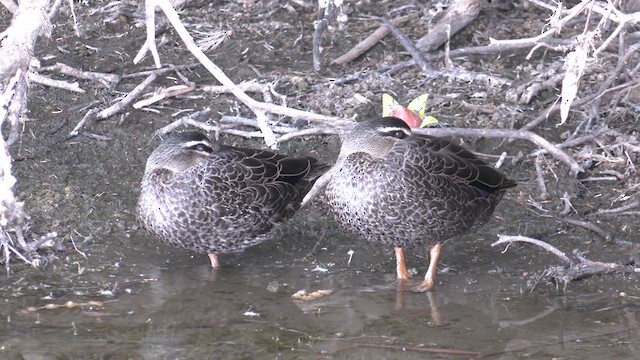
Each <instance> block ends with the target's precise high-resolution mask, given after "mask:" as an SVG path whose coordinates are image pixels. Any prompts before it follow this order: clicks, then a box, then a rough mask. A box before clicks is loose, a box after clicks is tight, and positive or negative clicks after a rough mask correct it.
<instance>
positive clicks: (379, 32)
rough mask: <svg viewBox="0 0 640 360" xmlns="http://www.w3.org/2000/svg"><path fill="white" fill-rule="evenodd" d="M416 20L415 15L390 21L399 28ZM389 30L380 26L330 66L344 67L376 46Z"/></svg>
mask: <svg viewBox="0 0 640 360" xmlns="http://www.w3.org/2000/svg"><path fill="white" fill-rule="evenodd" d="M417 18H418V14H417V13H413V14H409V15H406V16H401V17H398V18H395V19H392V20H391V23H392V24H393V25H395V26H400V25H401V24H404V23H405V22H407V21H412V20H415V19H417ZM389 31H390V30H389V28H388V27H387V26H385V25H381V26H380V27H379V28H378V29H376V31H374V32H373V33H371V35H369V36H367V37H366V38H365V39H364V40H362V41H360V42H359V43H358V44H356V46H354V47H353V48H351V50H349V51H347V52H346V53H344V54H343V55H341V56H340V57H338V58H336V59H335V60H333V61H332V62H331V65H344V64H346V63H348V62H350V61H353V60H355V59H356V58H357V57H358V56H360V55H362V54H364V53H365V52H366V51H367V50H369V49H370V48H372V47H373V46H374V45H375V44H377V43H378V42H379V41H380V40H382V38H384V37H385V36H387V34H389Z"/></svg>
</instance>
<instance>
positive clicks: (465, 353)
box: [327, 343, 482, 359]
mask: <svg viewBox="0 0 640 360" xmlns="http://www.w3.org/2000/svg"><path fill="white" fill-rule="evenodd" d="M356 348H374V349H387V350H396V351H400V352H407V351H413V352H418V353H436V354H447V355H463V356H472V359H480V358H481V357H482V353H479V352H477V351H467V350H456V349H443V348H424V347H416V346H403V345H384V344H366V343H355V344H349V345H346V346H342V347H339V348H337V349H334V350H331V351H328V352H327V354H330V355H335V354H336V353H338V352H341V351H345V350H349V349H356Z"/></svg>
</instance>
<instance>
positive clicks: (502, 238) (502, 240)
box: [491, 234, 573, 264]
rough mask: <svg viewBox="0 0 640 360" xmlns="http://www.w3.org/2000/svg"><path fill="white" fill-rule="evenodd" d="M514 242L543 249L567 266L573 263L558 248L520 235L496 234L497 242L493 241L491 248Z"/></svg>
mask: <svg viewBox="0 0 640 360" xmlns="http://www.w3.org/2000/svg"><path fill="white" fill-rule="evenodd" d="M514 242H526V243H529V244H533V245H536V246H539V247H541V248H543V249H545V250H546V251H548V252H550V253H552V254H553V255H555V256H557V257H559V258H560V260H562V261H564V262H565V263H567V264H572V263H573V262H572V261H571V259H569V257H568V256H567V255H565V253H564V252H562V251H560V250H559V249H558V248H556V247H555V246H553V245H551V244H548V243H546V242H544V241H542V240H538V239H533V238H530V237H526V236H522V235H501V234H498V241H495V242H493V243H492V244H491V246H492V247H494V246H498V245H502V244H511V243H514ZM505 251H507V249H505Z"/></svg>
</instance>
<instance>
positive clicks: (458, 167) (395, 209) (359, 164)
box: [303, 117, 516, 291]
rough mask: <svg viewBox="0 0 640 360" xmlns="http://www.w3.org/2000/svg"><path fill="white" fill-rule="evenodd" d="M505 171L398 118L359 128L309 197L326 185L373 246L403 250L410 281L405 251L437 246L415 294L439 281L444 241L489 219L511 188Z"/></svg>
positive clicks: (334, 204) (330, 198) (402, 270)
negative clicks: (437, 275) (438, 270)
mask: <svg viewBox="0 0 640 360" xmlns="http://www.w3.org/2000/svg"><path fill="white" fill-rule="evenodd" d="M515 186H516V182H515V181H512V180H509V179H507V178H506V177H505V176H504V175H503V174H502V173H501V172H500V171H498V170H497V169H495V168H494V167H492V166H490V165H488V164H487V163H485V162H484V161H482V160H480V159H478V158H477V157H476V156H475V155H473V154H472V153H471V152H469V151H468V150H466V149H464V148H462V147H461V146H458V145H455V144H453V143H451V142H450V141H448V140H445V139H441V138H436V137H432V136H418V135H416V134H413V133H412V132H411V129H410V128H409V126H408V125H407V124H406V123H405V122H404V121H403V120H400V119H398V118H395V117H385V118H380V119H377V120H373V121H365V122H361V123H359V124H357V125H356V126H355V128H354V129H353V130H352V131H351V132H350V133H349V134H347V135H346V136H345V137H344V139H343V143H342V149H341V151H340V155H339V156H338V160H337V161H336V164H335V165H334V166H333V167H332V168H331V170H329V171H328V172H327V173H326V174H325V175H323V176H321V177H320V178H319V179H318V181H316V184H315V185H314V187H313V189H312V190H311V191H310V192H309V193H308V194H307V196H306V197H305V198H304V200H303V204H306V203H307V202H308V201H309V200H310V199H311V198H313V196H314V195H315V194H316V193H317V192H318V191H320V190H321V189H322V188H323V187H326V188H325V199H326V201H327V203H328V205H329V208H330V209H331V211H332V213H333V215H334V217H335V218H336V219H337V221H338V222H339V223H340V224H341V225H342V226H343V227H345V228H346V229H348V230H350V231H352V232H354V233H356V234H359V235H360V236H361V237H362V238H364V239H365V240H367V241H370V242H375V243H382V244H386V245H389V246H393V247H394V248H395V255H396V262H397V267H396V273H397V277H398V279H400V280H403V281H405V280H408V279H409V278H410V276H409V274H408V272H407V269H406V266H405V261H404V250H403V249H404V248H405V247H412V246H416V245H429V246H432V249H431V251H430V255H431V259H430V263H429V269H428V271H427V274H426V276H425V279H424V281H423V282H422V283H421V284H420V285H418V286H417V287H416V288H415V289H414V290H416V291H427V290H430V289H431V288H432V287H433V285H434V281H435V273H436V266H437V262H438V257H439V254H440V248H441V245H440V242H441V241H444V240H446V239H449V238H451V237H453V236H456V235H459V234H461V233H463V232H465V231H467V230H469V228H471V227H472V226H473V225H475V224H479V223H483V222H486V221H487V220H488V219H489V217H490V215H491V214H492V213H493V210H494V208H495V207H496V205H497V204H498V202H499V201H500V199H501V198H502V196H503V194H504V193H505V190H506V189H509V188H512V187H515Z"/></svg>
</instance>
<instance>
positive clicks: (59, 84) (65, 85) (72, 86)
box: [27, 72, 85, 94]
mask: <svg viewBox="0 0 640 360" xmlns="http://www.w3.org/2000/svg"><path fill="white" fill-rule="evenodd" d="M27 77H28V78H29V81H31V82H34V83H37V84H41V85H44V86H49V87H53V88H58V89H63V90H67V91H73V92H77V93H80V94H84V93H85V91H84V89H82V88H81V87H80V84H78V83H77V82H73V83H70V82H67V81H63V80H54V79H51V78H48V77H46V76H43V75H40V74H36V73H33V72H29V73H28V74H27Z"/></svg>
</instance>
